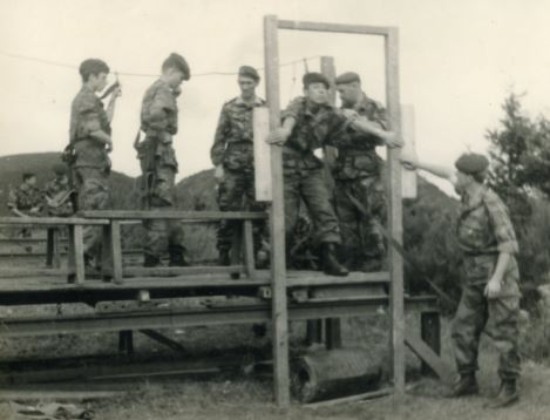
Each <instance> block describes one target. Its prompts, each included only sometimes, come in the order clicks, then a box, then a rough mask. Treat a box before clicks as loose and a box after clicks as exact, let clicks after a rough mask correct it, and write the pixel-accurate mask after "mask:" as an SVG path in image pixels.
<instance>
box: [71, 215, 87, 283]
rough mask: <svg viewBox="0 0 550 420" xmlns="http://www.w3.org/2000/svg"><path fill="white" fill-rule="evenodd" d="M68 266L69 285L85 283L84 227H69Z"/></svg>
mask: <svg viewBox="0 0 550 420" xmlns="http://www.w3.org/2000/svg"><path fill="white" fill-rule="evenodd" d="M68 266H69V278H68V281H69V283H78V284H82V283H84V280H85V272H84V231H83V227H82V225H71V226H69V255H68Z"/></svg>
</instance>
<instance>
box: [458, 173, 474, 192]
mask: <svg viewBox="0 0 550 420" xmlns="http://www.w3.org/2000/svg"><path fill="white" fill-rule="evenodd" d="M472 182H474V179H473V178H472V176H471V175H468V174H465V173H464V172H460V171H457V172H456V185H455V191H456V192H457V194H461V195H462V194H463V193H464V192H465V191H466V190H467V188H468V186H469V185H470V184H471V183H472Z"/></svg>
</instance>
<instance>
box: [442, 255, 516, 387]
mask: <svg viewBox="0 0 550 420" xmlns="http://www.w3.org/2000/svg"><path fill="white" fill-rule="evenodd" d="M496 261H497V256H494V255H482V256H475V257H466V258H465V260H464V280H465V281H464V285H463V290H462V298H461V300H460V304H459V306H458V310H457V313H456V316H455V319H454V321H453V327H452V339H453V343H454V352H455V359H456V364H457V368H458V372H459V373H460V374H468V373H473V372H475V371H476V370H477V369H478V363H477V357H478V348H479V339H480V336H481V332H482V331H483V329H484V328H485V331H486V332H487V335H489V336H490V337H491V338H492V339H493V341H494V343H495V345H496V348H497V350H498V352H499V369H498V373H499V376H500V377H501V379H515V378H517V377H518V376H519V373H520V356H519V351H518V334H519V329H518V318H519V298H520V293H519V287H518V280H519V271H518V266H517V262H516V260H515V258H512V259H511V261H510V263H509V265H508V269H507V270H506V274H505V275H504V278H503V285H502V290H501V293H500V296H499V297H497V298H495V299H487V297H486V296H485V295H484V290H485V286H486V285H487V281H488V279H489V278H490V277H491V275H492V273H493V271H494V268H495V265H496Z"/></svg>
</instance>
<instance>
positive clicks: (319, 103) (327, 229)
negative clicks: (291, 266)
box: [267, 73, 373, 276]
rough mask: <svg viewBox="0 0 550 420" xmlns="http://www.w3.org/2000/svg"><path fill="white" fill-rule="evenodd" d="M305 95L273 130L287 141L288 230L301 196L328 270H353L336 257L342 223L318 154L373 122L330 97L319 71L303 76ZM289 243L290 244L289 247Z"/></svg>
mask: <svg viewBox="0 0 550 420" xmlns="http://www.w3.org/2000/svg"><path fill="white" fill-rule="evenodd" d="M303 85H304V96H303V97H298V98H296V99H295V100H293V101H292V102H291V103H290V105H289V106H288V107H287V109H286V110H285V111H284V112H283V113H282V121H283V125H282V127H281V128H279V129H276V130H275V131H273V132H272V133H270V135H269V138H268V140H267V141H268V142H269V143H272V144H279V145H284V149H283V175H284V200H285V230H286V235H287V243H288V238H289V237H290V235H291V234H292V232H293V230H294V226H295V224H296V222H297V220H298V215H299V205H300V200H303V201H304V202H305V204H306V206H307V207H308V210H309V212H310V215H311V218H312V219H313V223H314V225H315V229H316V232H317V236H318V241H319V242H320V243H321V249H322V262H323V271H324V272H325V273H326V274H330V275H336V276H346V275H348V270H347V269H346V268H345V267H344V266H343V265H342V264H340V262H339V261H338V259H337V257H336V246H337V245H338V244H339V243H340V242H341V235H340V228H339V226H338V220H337V218H336V215H335V213H334V209H333V207H332V204H331V202H330V194H329V191H328V188H327V185H326V181H325V174H324V169H323V163H322V162H321V161H320V160H319V159H318V158H317V157H316V156H315V155H314V154H313V151H314V150H315V149H318V148H320V147H323V146H324V145H332V146H337V147H338V146H339V142H340V141H346V136H345V134H346V131H347V129H348V127H350V126H351V127H353V128H355V129H357V130H359V131H361V132H365V133H368V132H371V131H372V129H373V124H372V123H369V122H368V121H362V120H361V119H360V118H358V115H357V113H356V112H355V111H353V110H343V111H339V110H337V109H335V108H334V107H333V106H331V105H330V104H329V102H328V100H329V97H328V89H329V86H330V82H329V80H328V79H327V78H326V77H325V76H324V75H322V74H320V73H307V74H305V75H304V77H303ZM287 248H288V247H287Z"/></svg>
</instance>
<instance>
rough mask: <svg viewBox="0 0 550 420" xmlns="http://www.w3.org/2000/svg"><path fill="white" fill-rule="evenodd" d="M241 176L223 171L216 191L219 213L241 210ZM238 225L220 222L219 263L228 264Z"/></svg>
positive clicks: (242, 197)
mask: <svg viewBox="0 0 550 420" xmlns="http://www.w3.org/2000/svg"><path fill="white" fill-rule="evenodd" d="M242 178H243V174H242V173H240V172H237V171H232V170H229V169H225V170H224V179H223V182H222V183H221V184H220V187H219V188H220V189H219V191H218V203H219V207H220V210H221V211H239V210H242V209H243V202H244V193H245V192H244V187H245V184H244V183H243V179H242ZM239 226H240V225H239V224H238V223H235V221H233V220H222V221H221V222H220V224H219V227H218V234H217V248H218V250H219V252H220V260H223V261H220V262H222V264H224V265H228V264H229V251H230V250H231V245H232V243H233V236H234V234H235V231H236V229H238V227H239Z"/></svg>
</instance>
